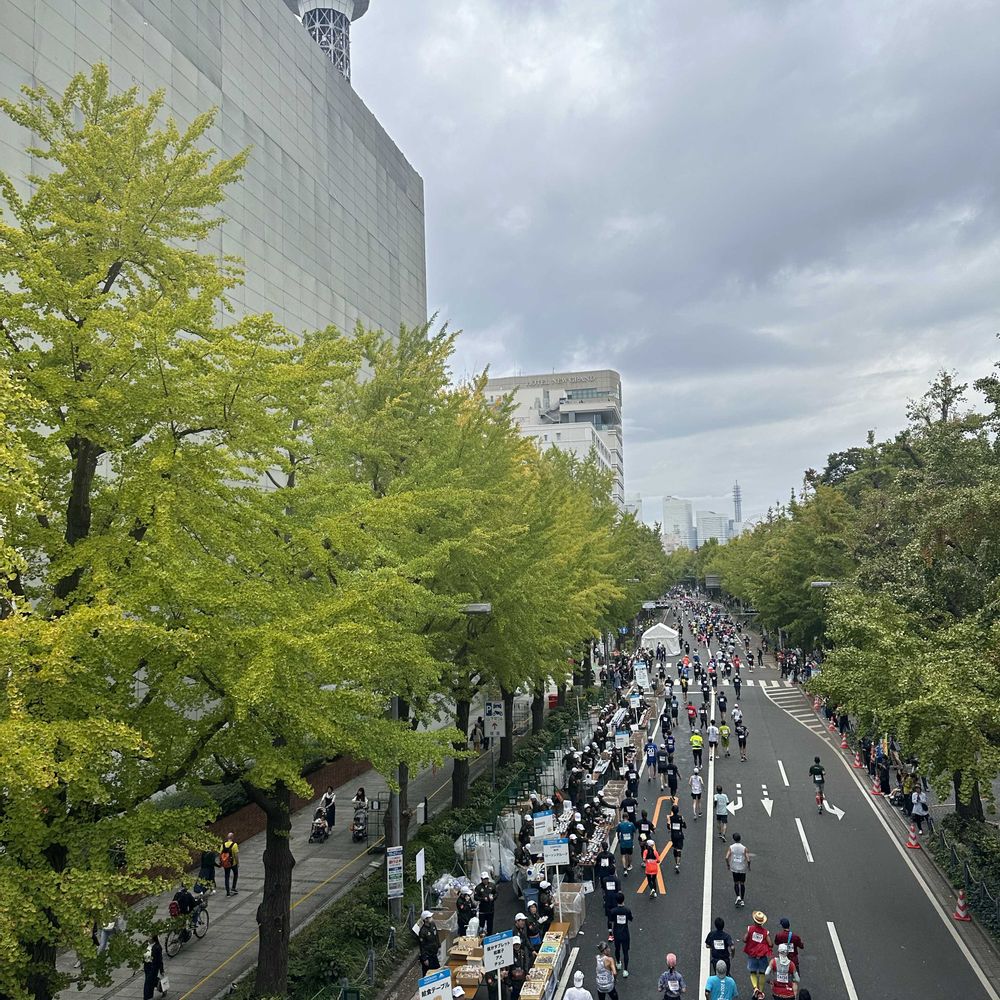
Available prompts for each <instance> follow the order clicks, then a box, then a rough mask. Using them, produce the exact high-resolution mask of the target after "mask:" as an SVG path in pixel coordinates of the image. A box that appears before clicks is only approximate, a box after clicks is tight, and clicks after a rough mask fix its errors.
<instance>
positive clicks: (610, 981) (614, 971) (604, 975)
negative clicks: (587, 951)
mask: <svg viewBox="0 0 1000 1000" xmlns="http://www.w3.org/2000/svg"><path fill="white" fill-rule="evenodd" d="M617 976H618V966H617V965H616V964H615V960H614V959H613V958H612V957H611V955H610V949H609V948H608V945H607V943H606V942H604V941H602V942H601V943H600V944H599V945H598V946H597V969H596V971H595V974H594V986H596V987H597V997H598V1000H618V990H617V989H615V979H616V977H617Z"/></svg>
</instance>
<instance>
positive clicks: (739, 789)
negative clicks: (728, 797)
mask: <svg viewBox="0 0 1000 1000" xmlns="http://www.w3.org/2000/svg"><path fill="white" fill-rule="evenodd" d="M726 808H727V809H728V810H729V812H730V814H731V815H733V816H735V815H736V810H737V809H742V808H743V786H742V785H741V784H740V783H739V782H738V781H737V782H736V801H735V802H730V803H729V805H728V806H726Z"/></svg>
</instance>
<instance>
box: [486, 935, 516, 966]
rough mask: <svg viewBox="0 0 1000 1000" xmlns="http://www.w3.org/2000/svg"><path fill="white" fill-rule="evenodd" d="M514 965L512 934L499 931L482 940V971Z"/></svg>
mask: <svg viewBox="0 0 1000 1000" xmlns="http://www.w3.org/2000/svg"><path fill="white" fill-rule="evenodd" d="M513 964H514V932H513V931H501V932H500V933H499V934H488V935H487V936H486V937H484V938H483V971H484V972H492V971H493V970H494V969H500V968H503V966H505V965H513Z"/></svg>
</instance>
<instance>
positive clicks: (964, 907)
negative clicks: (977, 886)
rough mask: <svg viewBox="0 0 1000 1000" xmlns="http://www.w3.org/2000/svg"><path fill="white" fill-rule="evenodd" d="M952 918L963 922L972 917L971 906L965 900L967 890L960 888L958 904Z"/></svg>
mask: <svg viewBox="0 0 1000 1000" xmlns="http://www.w3.org/2000/svg"><path fill="white" fill-rule="evenodd" d="M951 919H952V920H961V921H962V922H963V923H965V922H968V921H969V920H971V919H972V917H970V916H969V906H968V904H967V903H966V901H965V890H964V889H959V890H958V905H957V906H956V907H955V912H954V913H953V914H952V915H951Z"/></svg>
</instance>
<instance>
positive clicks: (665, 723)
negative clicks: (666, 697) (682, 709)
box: [650, 701, 670, 742]
mask: <svg viewBox="0 0 1000 1000" xmlns="http://www.w3.org/2000/svg"><path fill="white" fill-rule="evenodd" d="M669 732H670V705H669V703H668V702H666V701H664V702H663V711H662V712H660V733H661V734H662V736H663V738H664V739H666V737H667V733H669ZM650 742H652V737H650Z"/></svg>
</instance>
